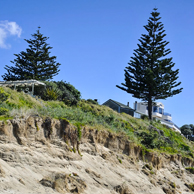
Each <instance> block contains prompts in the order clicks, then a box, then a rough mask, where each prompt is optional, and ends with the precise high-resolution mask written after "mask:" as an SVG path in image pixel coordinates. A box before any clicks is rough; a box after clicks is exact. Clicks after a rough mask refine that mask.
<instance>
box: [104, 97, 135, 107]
mask: <svg viewBox="0 0 194 194" xmlns="http://www.w3.org/2000/svg"><path fill="white" fill-rule="evenodd" d="M108 101H112V102H114V103H115V104H117V105H118V106H120V107H121V108H127V109H132V108H130V107H128V106H127V105H125V104H122V103H120V102H117V101H115V100H112V99H109V100H107V101H106V102H108ZM106 102H105V103H106ZM105 103H103V104H105Z"/></svg>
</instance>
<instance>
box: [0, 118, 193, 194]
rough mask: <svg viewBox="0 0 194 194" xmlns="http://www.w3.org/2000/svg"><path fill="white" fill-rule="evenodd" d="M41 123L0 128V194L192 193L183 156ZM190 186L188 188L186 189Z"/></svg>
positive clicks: (109, 135) (61, 123)
mask: <svg viewBox="0 0 194 194" xmlns="http://www.w3.org/2000/svg"><path fill="white" fill-rule="evenodd" d="M78 136H79V135H78V131H77V128H76V127H75V126H73V125H71V124H70V123H69V122H68V121H67V120H65V119H64V120H56V119H50V118H44V119H43V118H40V117H38V116H36V115H34V116H30V117H28V118H27V119H13V120H8V121H6V122H0V182H1V184H0V193H16V194H17V193H18V194H19V193H51V194H52V193H77V194H78V193H87V194H91V193H103V194H104V193H107V194H108V193H110V194H116V193H120V194H141V193H142V194H145V193H149V194H151V193H153V194H160V193H161V194H162V193H181V192H182V193H184V192H185V193H192V192H193V191H191V188H192V187H191V186H190V185H191V184H193V183H194V175H193V174H191V173H190V172H188V171H186V170H185V168H184V167H185V166H193V165H194V163H193V161H192V160H191V159H189V158H183V157H182V156H181V155H178V154H177V155H171V156H170V155H167V154H158V153H155V152H147V151H146V150H143V149H142V148H141V147H140V146H137V145H135V144H134V143H133V142H130V141H129V140H128V139H127V137H126V136H125V135H118V134H114V133H111V132H108V131H98V130H96V129H91V128H88V127H82V137H81V140H80V138H79V137H78ZM188 185H189V186H188Z"/></svg>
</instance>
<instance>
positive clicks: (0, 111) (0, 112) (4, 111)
mask: <svg viewBox="0 0 194 194" xmlns="http://www.w3.org/2000/svg"><path fill="white" fill-rule="evenodd" d="M8 111H9V110H8V109H7V108H3V107H0V115H6V114H7V113H8Z"/></svg>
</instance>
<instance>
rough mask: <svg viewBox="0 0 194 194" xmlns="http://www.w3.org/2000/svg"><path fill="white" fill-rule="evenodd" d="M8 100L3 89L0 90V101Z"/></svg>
mask: <svg viewBox="0 0 194 194" xmlns="http://www.w3.org/2000/svg"><path fill="white" fill-rule="evenodd" d="M8 98H9V94H8V93H6V92H5V91H4V89H3V88H0V101H1V102H4V101H6V100H7V99H8Z"/></svg>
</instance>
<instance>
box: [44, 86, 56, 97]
mask: <svg viewBox="0 0 194 194" xmlns="http://www.w3.org/2000/svg"><path fill="white" fill-rule="evenodd" d="M57 98H58V93H57V91H56V90H55V89H53V88H46V90H45V91H44V94H43V100H57Z"/></svg>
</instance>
